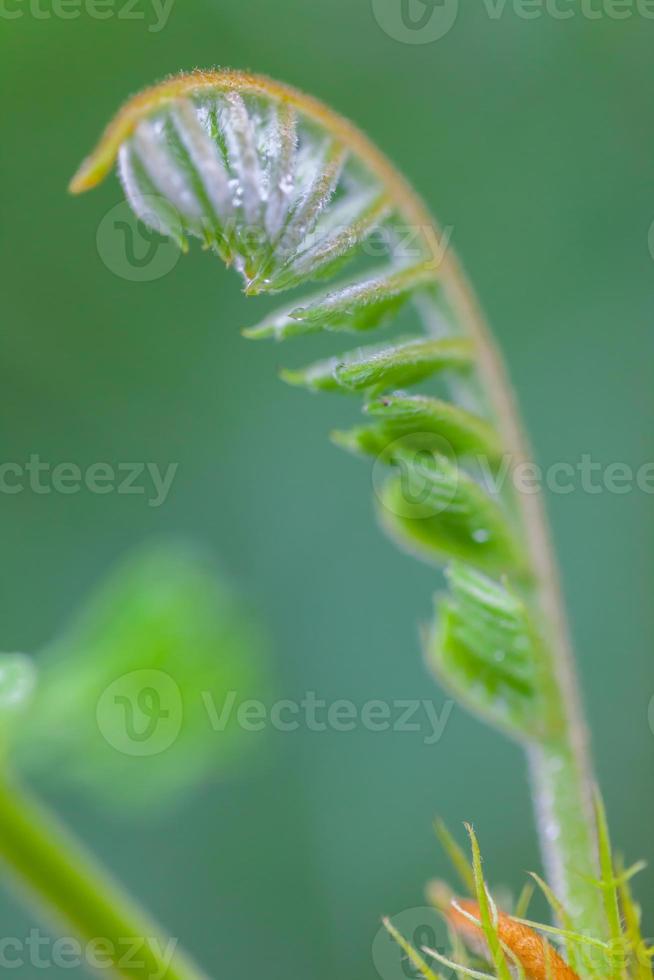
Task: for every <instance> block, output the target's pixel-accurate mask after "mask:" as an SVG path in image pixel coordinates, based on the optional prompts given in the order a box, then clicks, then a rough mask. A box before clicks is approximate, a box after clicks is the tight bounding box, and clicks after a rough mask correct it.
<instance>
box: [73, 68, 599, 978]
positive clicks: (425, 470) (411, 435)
mask: <svg viewBox="0 0 654 980" xmlns="http://www.w3.org/2000/svg"><path fill="white" fill-rule="evenodd" d="M116 158H118V164H119V173H120V176H121V179H122V182H123V186H124V188H125V193H126V196H127V198H128V200H129V202H130V203H131V205H132V207H133V209H134V210H135V212H136V213H137V215H139V217H141V218H142V219H143V220H144V221H146V222H147V221H148V220H150V221H152V220H153V217H152V216H153V215H154V220H156V221H157V223H158V227H157V230H161V229H164V230H166V229H167V230H168V232H169V234H170V236H171V237H172V238H173V239H174V240H176V241H177V243H178V244H179V245H180V247H181V248H184V249H185V248H186V247H187V241H188V238H189V237H196V238H198V239H199V240H200V241H201V242H202V244H203V245H204V246H205V247H208V248H210V249H212V250H213V251H215V252H216V254H217V255H218V256H220V257H221V258H222V259H223V260H224V261H225V262H227V263H228V264H230V265H233V266H234V267H235V268H236V269H237V270H238V271H239V272H240V273H241V275H242V276H243V279H244V283H245V291H246V293H248V294H256V293H265V292H270V293H274V292H277V291H280V290H282V289H289V288H294V287H296V286H301V285H302V286H303V285H305V284H306V283H308V282H310V281H312V280H314V279H323V280H327V279H331V277H332V276H333V275H334V273H335V272H336V270H337V269H340V268H341V267H344V266H345V265H346V264H348V263H350V264H352V266H353V267H355V264H356V271H355V274H353V275H352V276H351V277H350V278H349V279H347V280H346V281H345V282H344V283H343V284H341V285H336V286H334V285H330V286H329V287H327V288H326V289H324V290H322V291H319V292H317V293H314V294H312V295H310V296H309V297H308V298H306V299H298V300H295V301H293V302H291V303H290V304H287V305H286V306H285V307H284V308H283V309H282V310H281V311H278V312H276V313H273V314H272V315H271V316H268V317H266V318H265V319H264V320H263V322H262V323H261V324H260V325H259V326H258V327H256V328H254V329H251V330H249V331H247V335H248V336H250V337H259V338H263V337H271V338H275V339H277V340H283V339H286V338H289V337H294V336H298V335H301V334H313V333H317V332H319V331H326V332H330V331H333V332H337V333H339V335H340V333H341V332H346V331H352V332H355V333H361V332H369V331H373V330H379V329H381V328H382V327H384V326H385V325H387V324H389V322H392V320H393V318H394V316H395V315H396V314H397V313H398V311H399V310H400V309H401V308H404V309H403V314H404V313H406V315H407V317H410V316H413V318H414V319H415V320H417V322H418V323H420V324H422V326H423V328H424V330H425V331H426V336H425V337H422V338H421V339H409V340H406V339H405V340H402V339H400V340H398V339H395V340H393V339H391V340H386V341H385V342H384V343H383V344H381V345H379V346H375V347H373V348H363V349H361V350H358V351H355V352H354V353H347V354H343V355H340V356H336V357H333V358H330V359H328V360H326V361H322V362H320V363H318V364H314V365H312V366H310V367H309V368H304V369H299V370H298V369H294V370H287V371H285V372H284V373H283V375H282V376H283V377H284V378H285V380H286V381H288V382H290V383H291V384H296V385H300V386H304V387H308V388H309V389H312V390H327V391H336V392H344V393H359V394H362V395H363V396H364V399H365V410H366V414H367V416H368V420H369V422H370V420H372V421H371V424H370V425H369V427H367V428H363V427H359V428H357V429H355V430H354V431H353V432H350V433H348V434H346V435H342V434H341V435H339V436H337V437H336V441H337V442H339V443H341V444H342V445H344V446H345V447H346V448H348V449H355V450H357V451H360V452H363V453H364V454H372V455H375V456H377V458H378V462H379V463H380V464H381V465H382V466H384V465H388V466H389V471H390V475H389V479H388V482H387V483H386V484H384V486H383V487H382V488H381V491H380V493H379V495H378V496H379V507H378V510H379V514H380V519H381V523H382V525H383V526H384V527H385V528H386V529H387V531H388V532H389V533H390V534H391V536H392V537H393V538H394V539H396V540H397V542H398V543H399V544H400V545H401V546H402V547H404V548H405V549H406V550H409V551H411V552H413V553H416V554H417V555H419V556H421V557H424V558H427V559H428V560H437V561H441V562H447V561H448V560H450V559H451V558H454V559H456V561H457V562H459V563H460V564H459V565H458V566H456V567H455V568H453V569H452V570H451V572H450V575H449V581H450V586H451V592H450V596H449V598H446V599H444V600H442V602H441V603H440V610H441V613H440V615H441V619H440V625H438V626H436V627H435V628H434V630H433V631H432V634H431V640H430V658H431V660H432V662H433V663H434V664H435V665H436V667H437V670H438V673H439V675H440V676H441V678H442V679H443V681H444V683H446V684H447V685H448V686H450V687H452V688H453V689H454V690H456V691H457V693H458V694H459V695H460V696H461V698H462V699H463V700H464V701H465V702H466V703H467V704H468V705H469V706H470V707H471V708H472V709H473V710H475V711H476V712H477V713H479V714H481V715H483V716H484V717H487V718H489V719H492V720H493V721H495V722H497V723H499V724H500V725H502V726H503V727H504V728H505V729H506V730H508V731H509V732H510V733H511V734H512V735H514V736H515V737H517V738H519V739H522V740H524V741H525V743H526V744H527V746H528V754H529V758H530V762H531V766H532V771H533V774H534V784H535V787H536V796H537V800H538V808H539V825H540V827H541V829H542V841H543V848H544V854H545V858H546V862H547V865H548V873H549V877H550V880H551V882H552V884H553V885H554V886H556V888H557V890H558V891H560V893H561V894H562V896H563V897H564V898H565V899H566V900H568V901H569V907H570V909H571V913H574V915H575V921H576V922H577V923H578V924H579V927H580V928H583V929H587V930H588V931H590V932H593V933H596V934H598V935H604V934H606V923H605V921H604V917H603V910H602V907H601V902H600V901H599V895H598V891H597V889H596V888H595V887H594V886H592V885H591V884H589V882H588V880H587V879H588V878H592V877H597V875H598V867H597V860H596V853H597V848H596V837H595V830H594V826H593V814H592V802H591V785H592V778H591V774H590V766H589V763H588V759H587V754H586V749H585V741H584V730H583V725H582V724H581V722H580V721H579V712H578V706H577V698H576V691H575V683H574V677H573V673H572V668H571V664H570V653H569V641H568V636H567V631H566V627H565V622H564V616H563V614H562V610H561V605H560V599H559V592H558V584H557V575H556V570H555V567H554V564H553V560H552V556H551V551H550V548H549V544H548V537H547V529H546V522H545V519H544V516H543V512H542V505H541V503H540V501H539V499H538V497H537V496H536V495H533V494H517V493H515V492H514V491H513V490H512V489H511V487H510V481H508V485H507V489H506V490H504V491H503V492H502V493H501V494H493V495H492V496H491V495H490V493H489V491H488V488H487V487H486V486H485V485H484V482H483V480H482V479H481V478H480V474H479V465H478V464H479V460H478V459H476V457H477V456H479V455H481V456H483V457H485V459H486V460H487V461H488V463H489V467H490V468H491V469H493V468H494V467H496V466H497V464H498V462H499V460H500V459H501V458H502V457H503V455H504V454H507V459H508V460H509V463H510V465H514V464H517V463H519V462H520V461H521V460H522V459H523V458H524V457H525V454H526V450H525V444H524V439H523V436H522V432H521V427H520V423H519V421H518V416H517V412H516V408H515V405H514V402H513V397H512V393H511V389H510V386H509V384H508V381H507V378H506V374H505V371H504V368H503V365H502V362H501V359H500V358H499V356H498V354H497V352H496V350H495V348H494V347H493V345H492V342H491V340H490V337H489V335H488V332H487V329H486V327H485V324H484V322H483V320H482V318H481V316H480V314H479V312H478V310H477V308H476V304H475V301H474V299H473V297H472V294H471V292H470V290H469V289H468V287H467V285H466V283H465V280H464V277H463V275H462V273H461V271H460V269H459V267H458V265H457V263H456V259H455V258H454V256H453V255H452V253H451V252H450V251H449V250H443V248H442V237H441V236H440V233H439V230H438V228H437V226H436V225H435V223H434V222H433V220H432V218H431V216H430V214H429V212H428V211H427V209H426V208H425V207H424V205H423V204H422V202H421V201H420V199H419V198H418V197H417V196H416V194H415V193H414V192H413V190H412V189H411V188H410V187H409V185H408V184H407V182H406V181H405V180H404V178H403V177H402V176H401V175H400V174H398V173H397V171H396V170H395V169H394V168H393V166H392V165H391V164H390V163H389V162H388V161H387V160H386V158H385V157H384V156H383V155H382V154H381V153H380V152H379V150H377V148H376V147H374V146H373V145H372V144H371V143H370V142H369V141H368V140H367V139H366V137H365V136H364V135H363V134H362V133H361V132H359V130H357V129H356V127H354V126H353V125H352V124H351V123H349V122H347V121H346V120H344V119H342V118H341V117H340V116H338V115H337V114H336V113H334V112H332V111H331V110H330V109H328V108H327V107H326V106H324V105H322V104H321V103H319V102H318V101H317V100H315V99H312V98H310V97H308V96H305V95H303V94H302V93H299V92H297V91H296V90H294V89H292V88H290V87H289V86H285V85H281V84H279V83H277V82H273V81H271V80H270V79H266V78H263V77H261V76H257V75H251V74H248V73H242V72H229V71H216V72H195V73H193V74H190V75H181V76H178V77H175V78H171V79H169V80H168V81H166V82H164V83H162V84H161V85H158V86H155V87H154V88H152V89H149V90H146V91H145V92H143V93H142V94H141V95H138V96H136V97H135V98H134V99H132V100H131V101H130V102H128V103H127V105H126V106H125V107H124V108H123V110H122V111H121V112H120V113H119V114H118V116H117V117H116V120H115V121H114V122H113V123H112V124H111V125H110V126H109V128H108V129H107V131H106V133H105V135H104V137H103V138H102V140H101V142H100V144H99V146H98V148H97V149H96V151H95V152H94V153H93V154H92V155H91V157H89V159H88V160H86V161H85V162H84V164H83V165H82V167H81V168H80V171H79V172H78V174H77V175H76V177H75V178H74V180H73V182H72V184H71V190H73V191H74V192H80V191H83V190H86V189H88V188H90V187H92V186H94V185H95V184H96V183H98V181H99V180H101V179H102V178H103V177H104V176H105V175H106V174H107V173H108V171H109V170H110V169H111V167H112V166H113V163H114V161H115V159H116ZM153 201H154V204H153V203H152V202H153ZM148 216H150V217H148ZM407 232H408V233H409V234H408V235H407ZM372 236H374V238H375V241H376V243H377V244H376V246H375V248H374V249H372V248H369V247H368V246H369V245H370V242H371V237H372ZM378 242H381V243H382V244H383V251H384V263H383V265H382V266H381V268H380V267H379V265H375V266H374V267H371V265H372V259H373V255H372V253H373V252H374V253H375V256H374V257H375V259H376V260H377V261H378V260H379V248H378ZM435 377H437V378H438V385H439V389H438V391H437V392H431V393H425V392H422V391H419V392H417V393H415V394H408V393H407V392H406V391H404V390H399V391H398V390H397V389H406V388H409V387H411V386H415V385H424V384H426V383H428V382H430V381H431V380H432V379H433V378H435ZM436 396H438V397H436ZM443 444H445V445H446V449H445V450H444V449H443ZM430 447H431V448H430ZM480 573H484V575H485V576H487V578H484V577H483V576H482V575H481V574H480ZM584 876H585V878H584ZM498 963H499V961H498ZM504 971H505V966H502V967H501V972H502V973H504Z"/></svg>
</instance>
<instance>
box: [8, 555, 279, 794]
mask: <svg viewBox="0 0 654 980" xmlns="http://www.w3.org/2000/svg"><path fill="white" fill-rule="evenodd" d="M262 649H263V647H262V640H261V635H260V632H259V630H258V629H257V628H256V626H254V625H253V624H252V616H251V612H250V611H249V610H248V609H247V608H246V607H244V606H243V605H242V604H241V603H240V602H239V601H238V600H237V599H236V598H235V596H234V594H233V593H232V591H231V589H230V588H229V586H228V585H227V584H226V582H225V580H224V578H223V577H222V576H221V575H220V574H218V573H217V572H216V569H215V568H214V567H213V565H212V564H211V562H210V561H209V560H208V559H207V558H206V556H204V555H202V554H200V553H198V552H197V551H195V550H193V549H192V548H190V547H188V546H184V545H180V544H170V543H166V544H158V545H156V546H152V545H150V546H148V547H144V548H143V549H141V550H139V551H137V552H136V553H135V554H133V555H132V556H131V557H129V558H128V559H127V560H126V561H124V562H123V563H122V564H120V565H119V566H118V567H117V568H116V569H115V570H114V571H113V572H112V573H111V574H110V575H109V577H108V579H107V581H105V582H103V583H102V584H101V585H100V586H99V588H97V589H96V590H95V592H94V593H93V594H92V595H91V597H90V599H89V600H88V601H87V602H86V604H85V605H84V606H83V608H82V609H81V610H80V611H79V612H78V613H77V615H76V616H75V617H74V618H73V621H72V623H71V624H70V626H69V627H68V629H66V630H64V632H63V633H62V634H61V635H60V636H59V637H58V638H57V640H56V641H55V642H54V643H53V644H52V645H51V646H50V647H49V648H47V649H46V650H44V651H43V653H42V655H41V657H40V658H39V666H40V683H39V686H38V689H37V693H36V696H35V697H34V700H33V702H32V705H31V708H30V710H29V712H27V713H26V714H25V715H24V717H23V720H22V724H21V728H20V733H19V734H20V739H19V741H18V743H17V746H16V748H17V753H18V760H19V762H20V763H21V764H22V766H23V767H24V768H25V769H27V770H28V771H34V772H38V773H39V774H44V773H45V774H47V773H51V774H52V775H53V776H55V777H56V779H57V781H61V780H69V781H72V782H74V783H75V784H79V785H81V786H83V787H84V788H87V789H91V790H93V791H95V792H99V793H101V794H102V795H103V796H105V797H108V798H109V799H111V800H114V801H116V802H117V803H119V804H124V803H125V802H131V803H135V804H143V803H148V802H152V801H155V800H157V801H158V800H160V799H161V798H162V797H164V796H165V797H174V796H176V795H178V794H179V793H181V792H182V791H184V790H186V789H189V788H191V787H192V786H193V785H194V784H196V783H198V782H200V781H201V780H203V779H205V778H208V777H210V776H213V775H215V774H217V773H221V772H223V771H224V770H225V769H226V767H228V766H230V765H231V764H234V763H236V762H237V761H238V760H239V758H240V757H241V753H242V750H243V749H244V748H245V746H246V743H247V739H246V736H245V733H244V732H243V731H241V730H240V729H239V728H238V726H237V718H236V712H237V709H238V705H239V703H240V702H241V701H242V700H245V699H248V698H256V697H261V696H262V695H264V694H265V691H264V689H263V688H264V680H263V674H264V671H263V665H264V658H263V654H262ZM223 709H224V711H223Z"/></svg>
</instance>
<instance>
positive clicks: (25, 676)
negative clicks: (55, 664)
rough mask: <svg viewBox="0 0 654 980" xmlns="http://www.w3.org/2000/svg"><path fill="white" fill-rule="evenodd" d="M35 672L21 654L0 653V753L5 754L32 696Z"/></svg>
mask: <svg viewBox="0 0 654 980" xmlns="http://www.w3.org/2000/svg"><path fill="white" fill-rule="evenodd" d="M36 679H37V672H36V667H35V665H34V661H33V660H32V658H31V657H28V656H26V655H25V654H23V653H0V752H5V751H6V749H7V746H8V743H9V742H10V740H11V737H12V733H13V730H14V727H15V725H16V724H17V722H18V720H19V719H20V716H21V714H22V713H23V712H24V711H26V710H28V708H29V705H30V702H31V700H32V698H33V696H34V689H35V686H36Z"/></svg>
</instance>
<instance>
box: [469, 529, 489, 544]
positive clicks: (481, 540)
mask: <svg viewBox="0 0 654 980" xmlns="http://www.w3.org/2000/svg"><path fill="white" fill-rule="evenodd" d="M472 537H473V540H474V541H476V542H477V544H485V542H486V541H489V540H490V531H487V530H486V528H483V527H480V528H478V530H476V531H473V532H472Z"/></svg>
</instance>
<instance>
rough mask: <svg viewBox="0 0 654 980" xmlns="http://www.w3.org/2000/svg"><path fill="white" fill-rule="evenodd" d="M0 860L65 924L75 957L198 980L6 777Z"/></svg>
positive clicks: (167, 979) (150, 975)
mask: <svg viewBox="0 0 654 980" xmlns="http://www.w3.org/2000/svg"><path fill="white" fill-rule="evenodd" d="M0 860H1V861H2V862H3V864H4V866H5V867H6V868H7V870H8V871H9V872H10V875H11V876H12V877H13V878H14V879H15V881H16V883H17V884H18V885H19V887H20V888H21V889H22V890H25V891H26V892H27V893H28V898H29V899H30V901H31V902H32V903H34V902H35V903H36V904H37V905H38V906H40V908H41V910H42V913H43V918H44V919H45V920H46V921H48V922H51V923H52V924H53V925H56V927H57V930H58V931H61V930H62V928H64V929H66V930H69V933H66V935H68V934H70V936H71V938H75V939H77V941H78V942H79V943H80V944H81V950H82V954H81V955H82V961H83V962H84V963H85V964H86V965H87V967H88V968H89V970H90V969H91V968H92V967H93V965H94V961H96V968H98V964H99V968H100V969H102V970H103V972H105V973H106V972H108V966H109V964H110V965H111V975H113V976H118V977H130V978H132V980H134V978H138V980H146V978H147V980H202V978H203V975H202V974H201V973H200V972H199V971H198V970H197V969H196V968H195V967H194V966H193V965H192V964H191V963H189V962H188V961H187V960H186V958H185V957H184V955H183V954H182V953H180V952H178V950H177V948H176V946H177V944H176V941H173V940H166V939H163V938H162V937H161V935H160V933H159V930H158V928H157V927H156V926H155V925H154V924H153V923H152V922H150V921H149V920H148V919H147V918H146V917H145V916H144V915H143V913H142V912H141V910H140V909H139V908H138V907H137V906H136V904H135V903H134V902H133V901H132V900H131V899H129V898H128V897H127V896H126V895H125V894H124V893H123V892H122V891H121V889H120V888H119V886H118V885H116V884H115V883H114V882H113V881H112V880H111V879H110V878H109V876H108V875H107V874H106V873H105V872H103V871H102V870H101V869H99V868H98V867H97V865H96V864H95V863H94V862H93V861H92V859H90V858H89V857H88V855H87V854H86V853H85V852H84V850H83V849H82V848H81V847H80V845H79V844H77V843H76V842H75V841H74V840H73V839H72V838H71V836H70V834H68V833H67V832H66V831H64V830H63V829H62V828H61V827H60V826H59V824H58V821H57V820H56V818H55V817H54V816H53V815H52V814H51V813H50V812H48V811H47V810H46V809H45V808H44V807H43V806H42V805H40V804H37V803H36V802H34V801H33V800H32V799H31V798H30V797H29V796H27V795H26V794H25V793H24V792H23V791H22V790H21V789H20V788H19V787H18V785H17V784H16V783H14V782H13V781H4V782H2V783H0Z"/></svg>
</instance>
